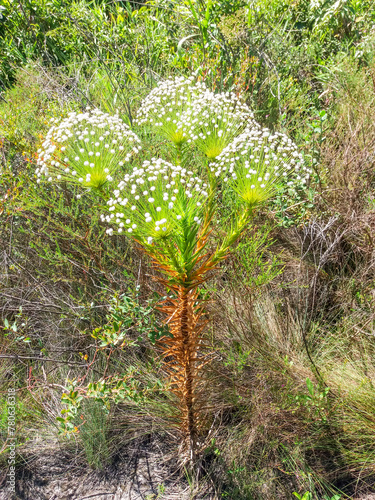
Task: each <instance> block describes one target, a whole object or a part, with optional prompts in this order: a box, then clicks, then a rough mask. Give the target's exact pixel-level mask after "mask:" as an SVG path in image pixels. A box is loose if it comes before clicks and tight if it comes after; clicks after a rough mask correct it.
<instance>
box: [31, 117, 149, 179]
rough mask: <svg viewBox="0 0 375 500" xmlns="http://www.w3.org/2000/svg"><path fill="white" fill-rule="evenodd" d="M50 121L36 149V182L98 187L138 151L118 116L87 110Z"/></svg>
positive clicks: (133, 137) (134, 140)
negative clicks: (43, 137) (68, 182)
mask: <svg viewBox="0 0 375 500" xmlns="http://www.w3.org/2000/svg"><path fill="white" fill-rule="evenodd" d="M52 122H53V123H54V125H53V126H52V127H51V128H50V130H49V132H48V134H47V136H46V139H45V141H44V142H43V144H42V148H40V149H39V150H38V162H37V164H38V168H37V169H36V175H37V177H38V179H37V182H40V178H41V176H45V177H46V178H47V179H48V181H52V180H58V181H59V180H67V181H70V182H75V183H80V184H82V185H83V186H85V187H89V188H91V187H93V188H98V187H101V186H102V185H103V184H105V183H106V182H107V181H111V180H112V175H113V174H114V172H115V171H116V170H117V169H118V167H119V166H122V165H123V164H124V162H127V161H129V159H130V157H131V155H132V154H133V153H137V152H138V151H139V150H140V139H139V138H138V136H137V135H136V134H134V133H133V132H132V131H131V130H130V128H129V127H128V126H127V125H126V124H125V123H124V122H123V121H122V120H121V118H119V116H118V115H114V116H112V115H109V114H108V113H103V112H101V111H100V110H98V109H94V110H93V111H90V110H89V109H88V110H86V112H85V113H76V112H71V113H69V115H68V117H67V118H65V119H63V120H61V121H59V119H57V118H56V119H52Z"/></svg>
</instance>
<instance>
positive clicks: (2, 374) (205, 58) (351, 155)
mask: <svg viewBox="0 0 375 500" xmlns="http://www.w3.org/2000/svg"><path fill="white" fill-rule="evenodd" d="M0 14H1V19H0V84H1V86H2V90H1V102H0V161H1V164H0V249H1V251H0V332H1V335H0V346H1V348H0V352H1V354H0V357H1V364H0V380H1V382H0V384H1V389H2V392H3V394H5V392H6V390H7V388H8V387H9V386H11V385H12V386H15V387H16V389H17V395H18V406H17V415H18V417H17V421H18V429H17V437H18V460H19V464H20V465H22V464H24V462H25V461H27V457H28V450H30V449H32V446H33V443H34V442H35V440H37V438H38V437H39V438H40V436H42V437H43V436H48V437H51V436H52V437H53V439H55V440H60V442H62V443H64V446H66V447H67V449H69V450H70V453H72V454H75V455H76V456H77V457H78V458H77V459H78V460H80V461H81V462H82V463H83V464H86V466H87V467H89V466H90V467H92V468H96V469H101V470H102V469H105V468H106V467H109V466H110V465H111V464H113V463H116V460H118V456H119V451H120V450H121V449H122V447H124V446H126V445H127V443H129V442H132V441H134V440H135V439H142V440H144V441H145V442H151V441H152V442H158V440H159V441H160V442H163V443H167V449H168V453H167V452H166V456H165V457H164V460H165V461H166V462H168V460H170V463H171V464H173V454H174V453H177V449H178V442H175V441H174V438H173V431H171V429H172V424H171V419H170V414H171V409H172V408H173V401H172V400H170V399H168V393H167V392H166V391H165V390H164V382H163V381H164V378H163V372H162V369H161V366H160V360H159V358H158V356H157V354H155V347H154V343H153V342H154V340H155V335H157V328H158V327H159V326H160V318H159V317H158V312H157V310H156V309H154V307H153V306H154V305H155V304H156V303H157V302H158V300H159V296H158V291H160V290H158V285H157V283H156V282H154V281H153V280H152V275H153V273H154V272H155V271H154V270H153V269H152V268H150V267H149V266H148V264H147V262H145V259H144V258H142V255H141V254H140V253H139V251H138V250H137V248H136V246H134V245H133V244H130V243H129V241H128V240H127V239H126V238H124V237H120V236H117V237H113V238H111V239H110V238H108V237H107V236H106V235H105V227H104V226H103V225H102V224H101V223H100V222H99V213H100V210H99V208H100V207H97V208H98V209H96V208H95V206H94V208H93V204H96V206H97V205H98V201H97V200H96V199H95V198H90V197H89V196H85V197H83V198H81V199H79V200H77V199H74V195H75V192H74V189H72V188H68V187H67V188H64V189H58V188H57V187H54V186H53V185H48V186H43V187H42V185H37V184H36V182H35V179H36V177H35V155H36V151H37V149H38V147H39V146H38V144H39V143H40V142H41V141H42V139H43V137H44V135H45V134H46V131H47V130H48V128H49V120H50V119H51V118H53V117H59V116H61V115H64V114H65V113H66V112H67V111H69V110H80V109H83V108H85V107H86V106H87V105H90V106H98V107H99V108H100V109H102V110H103V111H109V112H114V111H115V110H116V109H117V110H118V111H119V114H120V116H121V117H122V118H123V119H124V120H125V121H126V123H128V124H129V125H132V124H133V120H134V115H135V112H136V110H137V107H138V103H139V102H140V100H141V98H142V97H144V96H145V95H146V94H147V93H148V92H149V90H150V89H151V88H153V87H154V86H155V84H156V82H157V81H159V80H162V79H163V78H166V77H168V76H170V75H190V74H195V75H197V76H198V78H199V79H201V80H202V81H205V82H206V84H207V85H208V86H209V87H210V88H211V89H215V90H228V91H229V90H231V91H234V92H236V93H241V94H242V95H243V96H244V98H245V99H246V102H247V103H248V104H249V105H250V106H251V107H252V109H253V110H254V113H255V116H256V118H257V120H258V121H259V122H260V123H261V124H262V125H264V126H267V127H269V128H271V129H272V130H280V131H283V132H285V133H287V134H288V135H289V136H291V137H292V138H293V140H294V141H295V142H296V143H297V144H298V146H299V147H300V149H301V150H303V151H304V153H305V158H306V161H308V162H309V163H310V164H311V165H312V167H313V169H314V178H313V179H312V181H311V185H310V191H309V199H310V202H309V203H308V204H306V203H303V204H302V203H301V204H299V203H298V202H297V203H296V204H295V205H294V206H293V207H291V208H289V209H286V207H285V206H284V205H283V201H282V200H279V201H278V202H277V203H276V204H275V206H274V207H273V210H272V211H271V212H267V213H263V214H259V215H258V218H257V220H256V221H255V224H254V227H253V228H252V229H251V230H249V231H248V233H247V234H246V235H245V237H244V238H243V239H242V240H241V242H240V243H239V244H238V247H237V249H236V252H235V253H234V255H233V256H232V257H231V259H230V260H228V261H226V262H225V264H224V265H223V266H222V267H221V269H220V273H216V274H215V277H214V279H213V280H211V281H210V284H209V285H207V286H206V292H207V297H208V298H210V302H209V311H210V320H211V321H210V327H209V335H208V338H207V341H208V342H209V344H210V346H211V351H212V362H211V364H210V365H209V366H208V368H207V377H208V378H209V379H210V380H212V384H210V385H209V387H210V390H209V393H208V394H207V400H208V401H209V402H210V404H211V406H212V408H213V410H212V411H213V414H214V422H213V425H212V429H211V434H210V439H211V441H210V442H211V446H210V447H209V448H208V449H207V451H206V458H205V466H204V472H203V473H202V477H201V478H200V479H199V480H198V482H195V481H193V480H192V478H189V477H187V478H186V477H185V478H184V477H183V476H184V471H182V472H181V474H182V477H181V481H187V482H186V484H187V485H190V490H191V496H192V498H203V496H202V495H203V494H204V493H203V492H204V491H205V492H206V493H205V494H206V498H229V499H265V500H268V499H270V500H271V499H284V498H285V499H290V498H293V495H294V493H295V495H294V498H295V497H296V496H297V497H298V498H304V499H307V498H311V499H325V498H329V499H331V498H353V499H354V498H361V495H365V494H367V493H371V492H373V493H375V490H374V486H373V485H374V479H375V412H374V408H375V387H374V384H375V358H374V351H375V339H374V332H375V330H374V327H375V323H374V319H375V318H374V305H375V304H374V301H375V281H374V280H375V275H374V265H375V260H374V255H375V254H374V251H375V247H374V234H375V233H374V228H375V195H374V187H375V174H374V172H375V170H374V167H375V154H374V150H375V149H374V148H375V106H374V102H375V25H374V23H375V7H374V6H373V2H372V1H371V0H368V1H366V0H338V1H333V0H326V1H324V0H315V1H313V0H294V1H291V0H259V1H257V0H253V1H246V2H245V1H240V0H236V1H233V0H232V1H229V0H220V1H215V2H213V1H210V0H206V1H204V0H186V1H182V2H172V1H170V0H153V1H148V2H145V3H140V2H128V1H117V2H109V1H105V0H102V1H100V0H97V1H89V0H80V1H76V2H63V1H61V0H48V1H46V0H25V1H23V2H18V1H15V0H5V1H3V3H2V5H1V6H0ZM149 140H150V144H151V149H152V148H153V147H154V148H155V151H160V148H162V147H163V145H162V144H160V143H159V142H158V139H157V138H154V137H150V138H149ZM119 322H120V324H121V325H122V326H120V327H119ZM119 328H123V329H124V331H125V329H126V332H127V339H128V340H127V343H126V344H125V345H122V343H121V342H120V343H119V342H116V341H115V339H118V333H119ZM103 331H105V332H107V334H108V332H110V333H111V332H112V333H113V339H114V340H113V342H112V343H110V344H108V345H106V346H102V345H101V341H100V332H103ZM95 332H96V333H95ZM116 335H117V337H116ZM118 374H126V375H127V381H129V380H130V381H131V382H128V383H127V385H126V387H125V386H121V387H120V389H121V390H120V389H119V390H118V392H117V393H116V397H113V398H111V400H109V398H107V396H108V394H106V393H104V392H103V391H102V392H101V388H100V387H96V386H95V387H93V391H94V392H95V391H96V394H95V395H96V396H97V397H96V399H95V398H94V399H89V400H84V401H83V403H82V406H81V408H80V409H79V411H78V409H77V412H76V413H75V411H74V405H70V406H69V401H68V399H67V398H65V399H64V397H63V399H61V396H62V394H63V393H69V391H70V390H71V389H72V385H71V384H72V381H73V380H76V381H77V380H78V383H79V382H82V381H84V380H85V381H86V382H88V381H92V382H93V383H95V381H96V380H98V379H100V377H107V378H108V380H114V378H115V377H117V376H118ZM117 382H118V380H116V383H117ZM114 383H115V382H114ZM140 390H141V393H142V397H141V398H140V397H138V396H137V395H138V394H139V393H140ZM111 394H112V395H113V394H114V393H113V392H112V393H111ZM103 400H104V401H105V411H104V409H103V406H102V402H103ZM64 403H65V404H64ZM67 408H68V409H69V411H70V413H68V415H67V414H66V413H65V414H64V413H63V414H61V411H62V410H67ZM61 415H63V417H62V416H61ZM67 416H68V417H69V419H68V422H69V424H70V425H71V427H73V428H74V427H77V429H78V430H79V432H78V433H77V434H76V438H75V441H74V446H72V444H71V443H72V441H70V442H68V441H66V438H65V437H64V432H62V431H64V430H65V431H66V430H67V428H66V422H67V420H66V417H67ZM57 417H60V418H61V419H63V420H64V422H65V423H63V422H62V421H61V422H60V423H59V421H57V420H56V418H57ZM6 421H7V414H6V401H5V397H3V398H1V399H0V432H1V435H2V436H3V437H4V441H3V445H2V449H1V450H2V452H1V455H0V460H2V464H3V465H4V467H5V465H6V456H7V441H6V436H7V429H6ZM60 424H61V425H60ZM64 426H65V427H64ZM68 430H69V429H68ZM61 432H62V433H61ZM69 447H70V448H69ZM39 453H42V449H40V448H39ZM167 455H168V456H167ZM171 467H172V465H171ZM171 470H172V469H171ZM164 490H165V493H163V491H164ZM159 495H160V498H171V497H168V485H165V486H164V485H163V487H162V488H160V491H159ZM163 495H164V496H163ZM199 495H201V496H199ZM210 495H211V496H210ZM304 495H305V496H304ZM309 495H310V496H309ZM335 495H336V496H335Z"/></svg>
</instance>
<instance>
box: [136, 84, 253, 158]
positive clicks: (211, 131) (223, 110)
mask: <svg viewBox="0 0 375 500" xmlns="http://www.w3.org/2000/svg"><path fill="white" fill-rule="evenodd" d="M137 123H138V124H139V125H143V124H149V125H152V126H154V127H157V128H159V131H160V133H161V134H162V135H164V136H165V137H167V138H168V139H169V140H171V141H172V142H174V143H175V144H176V145H177V146H180V145H181V144H183V143H185V142H187V143H194V144H195V145H196V146H197V147H198V148H199V149H200V150H201V151H203V153H204V154H205V155H206V156H207V158H208V159H209V160H213V159H215V158H216V157H217V156H218V155H219V154H220V153H221V151H222V150H223V149H224V148H225V147H226V146H227V145H228V144H229V143H230V142H231V141H232V140H233V139H234V138H235V137H236V136H238V135H239V134H240V133H241V132H243V131H244V129H245V128H246V127H249V126H251V127H253V128H256V127H259V126H258V124H257V123H256V122H255V121H254V115H253V113H252V111H251V110H250V108H249V107H248V106H247V105H246V104H244V103H243V102H242V101H241V100H240V99H239V98H238V97H237V96H236V95H235V94H233V93H229V92H226V93H221V94H215V93H214V92H211V91H210V90H208V89H207V88H206V86H205V85H204V84H203V83H199V82H195V79H194V77H190V78H184V77H177V78H175V79H168V80H166V81H163V82H160V83H159V84H158V86H157V87H156V88H155V89H154V90H152V91H151V92H150V94H149V95H148V96H147V97H146V98H145V99H144V101H143V102H142V104H141V107H140V108H139V111H138V115H137Z"/></svg>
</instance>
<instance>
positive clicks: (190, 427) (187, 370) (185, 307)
mask: <svg viewBox="0 0 375 500" xmlns="http://www.w3.org/2000/svg"><path fill="white" fill-rule="evenodd" d="M179 302H180V306H181V316H180V318H181V320H180V334H181V340H182V345H181V351H182V353H181V354H182V359H183V366H182V369H183V371H184V387H183V395H184V403H185V407H186V408H185V411H186V414H187V415H186V416H187V431H188V439H189V443H190V459H191V461H192V462H194V460H195V449H196V439H197V426H196V421H195V414H194V390H193V377H194V371H195V370H194V367H193V363H194V358H195V357H196V353H195V348H194V347H195V346H194V345H191V340H192V339H191V338H190V331H189V330H190V329H191V326H193V325H190V328H189V323H190V322H191V319H192V318H190V317H189V316H190V314H189V312H190V311H189V298H188V292H187V290H186V289H184V288H183V287H181V288H180V291H179ZM192 351H193V352H192Z"/></svg>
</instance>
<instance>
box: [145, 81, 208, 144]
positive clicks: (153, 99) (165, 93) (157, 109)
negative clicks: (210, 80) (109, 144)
mask: <svg viewBox="0 0 375 500" xmlns="http://www.w3.org/2000/svg"><path fill="white" fill-rule="evenodd" d="M205 90H206V86H205V85H204V83H200V82H195V78H194V77H190V78H185V77H176V78H170V79H168V80H164V81H162V82H159V84H158V86H157V87H155V88H154V89H153V90H152V91H151V92H150V93H149V94H148V96H147V97H146V98H145V99H144V100H143V101H142V104H141V106H140V108H139V110H138V113H137V119H136V123H137V124H138V125H144V124H148V125H152V126H153V127H158V128H159V131H160V133H162V134H163V135H164V136H165V137H167V138H168V139H169V140H171V141H172V142H174V143H175V144H176V145H181V144H183V143H184V142H186V140H187V137H186V135H185V133H184V132H183V130H182V129H181V128H180V127H179V123H180V120H181V117H182V114H183V112H184V111H185V110H186V109H187V108H188V107H189V106H190V105H191V102H192V100H194V99H196V98H197V97H198V96H200V95H201V94H202V93H203V92H204V91H205Z"/></svg>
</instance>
